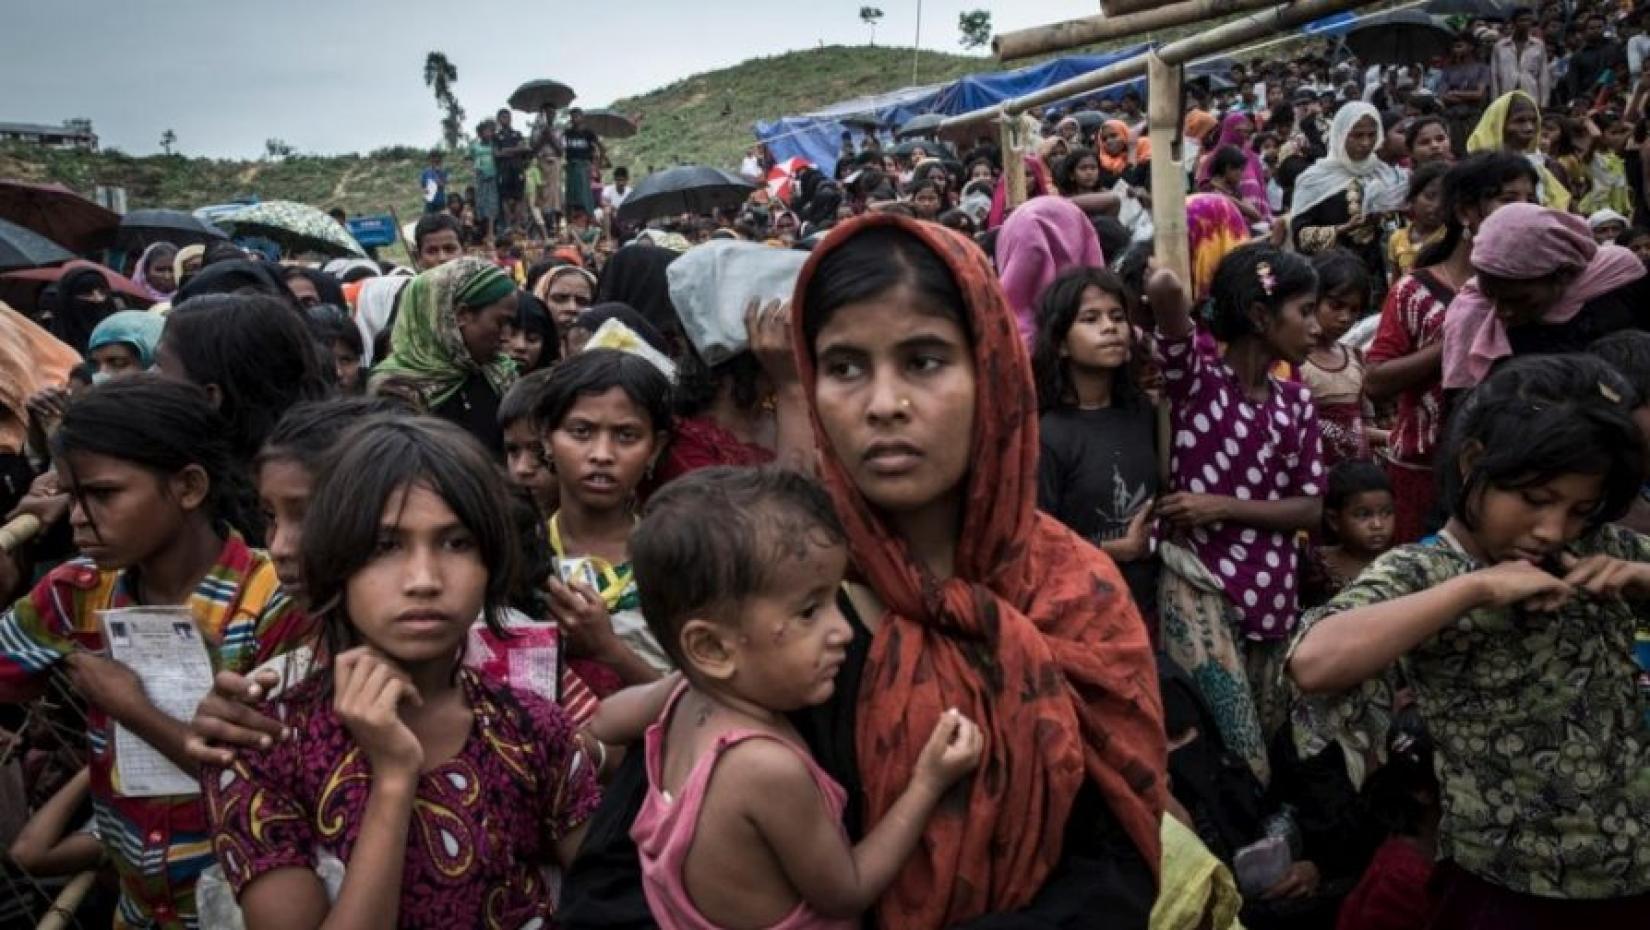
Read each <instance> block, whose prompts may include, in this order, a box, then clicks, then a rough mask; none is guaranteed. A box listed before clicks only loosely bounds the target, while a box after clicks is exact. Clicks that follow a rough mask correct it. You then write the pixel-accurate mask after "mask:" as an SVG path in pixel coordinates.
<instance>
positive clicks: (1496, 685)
mask: <svg viewBox="0 0 1650 930" xmlns="http://www.w3.org/2000/svg"><path fill="white" fill-rule="evenodd" d="M1568 552H1569V553H1570V554H1571V555H1574V556H1576V557H1578V558H1580V557H1585V556H1588V555H1593V554H1595V553H1603V554H1606V555H1609V556H1612V557H1614V558H1618V559H1626V560H1630V561H1639V562H1643V561H1650V538H1647V537H1644V536H1640V535H1638V534H1636V533H1633V532H1631V531H1630V530H1625V529H1622V528H1620V527H1617V526H1605V527H1603V528H1601V529H1599V530H1597V531H1595V532H1594V533H1592V534H1590V535H1588V536H1586V537H1584V538H1582V539H1581V540H1579V541H1577V542H1576V543H1573V544H1572V545H1571V546H1570V547H1569V549H1568ZM1480 567H1481V566H1479V565H1477V564H1476V563H1474V562H1473V560H1472V559H1470V558H1469V557H1468V556H1467V555H1465V554H1464V553H1463V552H1462V551H1461V550H1460V549H1459V548H1458V547H1456V546H1453V545H1451V544H1450V543H1449V541H1448V540H1447V538H1446V537H1433V538H1432V539H1429V540H1428V541H1427V542H1425V543H1422V544H1419V545H1412V546H1404V547H1401V548H1399V549H1394V550H1393V551H1391V552H1388V553H1387V554H1385V555H1383V556H1382V557H1381V558H1380V559H1378V560H1377V561H1376V562H1375V563H1374V564H1373V565H1371V566H1370V567H1369V568H1367V569H1365V570H1364V572H1363V574H1361V575H1359V576H1358V579H1357V580H1356V581H1354V582H1353V583H1352V584H1351V585H1349V586H1348V587H1347V588H1346V589H1345V590H1344V591H1342V592H1341V593H1340V594H1339V595H1337V596H1336V597H1335V598H1333V599H1332V600H1331V601H1330V602H1329V603H1328V604H1326V605H1324V606H1323V607H1322V608H1320V609H1318V610H1316V611H1312V612H1311V613H1309V614H1308V615H1307V616H1306V617H1304V618H1302V621H1301V625H1300V628H1299V629H1298V630H1297V632H1296V635H1295V639H1294V643H1293V646H1292V647H1291V648H1295V647H1298V645H1299V643H1300V642H1301V639H1302V638H1303V637H1305V636H1307V635H1309V634H1310V632H1311V630H1312V628H1313V627H1314V626H1316V625H1317V624H1318V623H1320V622H1322V620H1323V619H1324V618H1325V617H1328V616H1331V615H1333V614H1337V613H1342V612H1344V611H1347V610H1352V609H1354V608H1357V607H1364V606H1367V605H1370V604H1375V603H1380V602H1384V601H1389V600H1392V599H1394V598H1400V597H1404V596H1406V595H1410V594H1414V593H1416V592H1419V591H1424V590H1426V589H1428V588H1432V587H1435V586H1437V585H1440V584H1443V583H1444V582H1445V581H1448V580H1450V579H1451V578H1455V577H1457V576H1460V575H1465V574H1467V573H1469V572H1472V571H1475V570H1477V569H1478V568H1480ZM1645 610H1646V607H1645V605H1643V604H1633V603H1628V602H1625V601H1621V600H1606V599H1599V598H1593V597H1589V596H1585V595H1582V596H1578V597H1577V598H1575V599H1574V600H1572V601H1571V602H1570V603H1569V604H1567V605H1565V606H1564V607H1563V608H1562V609H1560V610H1559V611H1557V612H1555V613H1536V612H1531V611H1525V610H1522V609H1520V608H1516V607H1511V608H1497V607H1482V608H1479V609H1477V610H1473V611H1471V612H1469V613H1467V614H1464V615H1462V616H1461V617H1459V618H1458V619H1456V620H1455V621H1454V622H1453V623H1451V624H1449V625H1448V626H1446V627H1444V629H1442V630H1441V631H1439V632H1438V633H1436V634H1434V635H1433V636H1432V637H1431V638H1429V639H1427V640H1426V641H1424V642H1422V643H1421V644H1420V645H1419V646H1417V647H1415V648H1414V649H1412V650H1411V651H1410V652H1409V653H1408V654H1407V655H1406V656H1404V657H1403V659H1402V660H1400V662H1399V663H1398V664H1397V665H1396V666H1394V667H1393V668H1392V669H1389V670H1388V672H1387V673H1386V674H1385V675H1382V676H1378V677H1376V678H1372V679H1370V680H1369V681H1366V682H1364V683H1363V684H1361V685H1359V686H1357V687H1355V688H1353V689H1351V690H1350V691H1347V692H1345V693H1343V694H1340V695H1335V696H1330V697H1321V696H1319V697H1303V698H1302V699H1301V700H1300V701H1299V702H1298V703H1297V704H1296V708H1295V739H1296V744H1297V748H1298V749H1299V751H1300V752H1301V753H1302V754H1303V755H1306V754H1309V753H1317V752H1320V751H1322V750H1323V749H1324V748H1325V747H1326V746H1328V745H1329V743H1330V742H1331V741H1335V742H1339V743H1340V745H1341V746H1342V749H1343V750H1344V751H1345V752H1346V754H1347V762H1348V765H1349V774H1351V775H1352V776H1353V778H1354V780H1355V781H1357V780H1359V779H1361V778H1362V776H1363V774H1364V773H1365V772H1366V771H1368V770H1370V769H1371V768H1372V767H1373V766H1374V765H1376V764H1379V763H1381V762H1383V761H1384V759H1383V758H1382V752H1383V746H1384V738H1385V734H1386V731H1387V728H1388V726H1389V724H1390V723H1391V719H1392V713H1393V706H1394V699H1395V697H1396V692H1397V687H1396V686H1397V679H1396V673H1398V672H1402V673H1403V675H1404V676H1405V679H1406V680H1407V682H1408V683H1409V686H1410V687H1411V688H1412V689H1413V692H1414V695H1415V698H1416V701H1417V702H1418V704H1419V706H1420V709H1421V712H1422V715H1423V716H1424V718H1425V719H1426V721H1427V726H1428V728H1429V729H1430V730H1431V733H1432V736H1433V739H1434V741H1435V743H1436V746H1437V750H1436V752H1437V756H1436V759H1437V763H1436V764H1437V770H1438V780H1439V784H1440V786H1441V789H1442V797H1441V802H1442V806H1443V820H1442V822H1441V824H1440V826H1439V837H1438V856H1439V858H1440V859H1441V860H1443V859H1453V860H1454V861H1455V863H1456V864H1457V865H1459V866H1460V867H1461V868H1462V869H1464V870H1466V871H1467V872H1469V873H1471V874H1473V875H1475V876H1478V877H1479V878H1482V879H1484V880H1486V881H1490V882H1492V883H1494V884H1496V885H1499V886H1501V887H1503V888H1507V889H1510V890H1512V891H1515V892H1519V893H1523V894H1530V895H1538V896H1542V897H1549V898H1569V899H1599V898H1617V897H1628V896H1632V895H1640V894H1645V893H1647V892H1650V723H1647V722H1646V719H1645V713H1644V698H1643V697H1642V696H1641V695H1640V694H1639V692H1638V690H1637V688H1636V684H1635V682H1636V676H1637V674H1638V668H1637V665H1636V663H1635V661H1634V655H1633V638H1634V633H1635V629H1636V628H1637V627H1638V626H1639V625H1640V623H1641V620H1640V616H1641V615H1642V614H1643V613H1644V612H1645Z"/></svg>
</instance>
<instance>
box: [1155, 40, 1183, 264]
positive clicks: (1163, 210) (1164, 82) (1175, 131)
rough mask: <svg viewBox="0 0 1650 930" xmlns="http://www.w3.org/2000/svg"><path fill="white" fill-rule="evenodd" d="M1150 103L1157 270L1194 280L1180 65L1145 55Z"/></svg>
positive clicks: (1158, 57) (1156, 56)
mask: <svg viewBox="0 0 1650 930" xmlns="http://www.w3.org/2000/svg"><path fill="white" fill-rule="evenodd" d="M1146 62H1147V67H1148V70H1147V77H1148V80H1149V82H1150V83H1149V84H1148V86H1149V87H1150V91H1151V92H1150V93H1149V94H1148V95H1147V96H1148V97H1149V99H1150V102H1149V103H1148V105H1147V111H1146V126H1147V130H1148V132H1149V133H1150V135H1151V140H1152V226H1154V227H1155V228H1156V230H1157V238H1156V242H1155V251H1156V256H1157V267H1159V268H1167V269H1168V270H1170V271H1172V272H1174V273H1175V275H1176V276H1178V277H1179V278H1180V280H1182V281H1190V280H1191V279H1192V274H1191V269H1192V262H1191V256H1190V254H1189V251H1188V250H1189V249H1190V245H1189V244H1188V242H1189V240H1188V236H1187V232H1186V172H1185V171H1184V170H1182V168H1181V162H1180V158H1179V155H1180V153H1179V151H1178V150H1177V147H1176V146H1175V141H1176V140H1177V139H1178V138H1179V137H1180V89H1181V78H1182V75H1181V70H1180V69H1181V66H1180V65H1171V64H1168V63H1167V62H1165V61H1164V60H1163V59H1162V58H1161V57H1160V56H1158V55H1156V54H1153V53H1148V54H1147V55H1146Z"/></svg>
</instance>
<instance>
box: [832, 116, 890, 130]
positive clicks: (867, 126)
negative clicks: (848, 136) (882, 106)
mask: <svg viewBox="0 0 1650 930" xmlns="http://www.w3.org/2000/svg"><path fill="white" fill-rule="evenodd" d="M837 122H839V123H841V124H842V125H844V126H847V127H848V128H849V129H862V130H864V131H866V132H876V131H877V130H879V129H881V128H882V120H879V119H877V118H876V115H875V114H872V113H856V114H854V115H853V116H842V117H838V118H837Z"/></svg>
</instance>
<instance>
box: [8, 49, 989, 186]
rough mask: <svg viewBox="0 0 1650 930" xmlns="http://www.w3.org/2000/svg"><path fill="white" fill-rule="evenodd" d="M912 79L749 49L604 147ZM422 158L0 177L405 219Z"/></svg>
mask: <svg viewBox="0 0 1650 930" xmlns="http://www.w3.org/2000/svg"><path fill="white" fill-rule="evenodd" d="M996 67H998V65H997V64H996V61H995V60H994V59H991V58H985V57H966V56H961V55H942V54H937V53H931V52H923V53H922V57H921V61H920V64H919V69H918V77H919V80H921V81H922V82H923V83H931V82H941V81H949V80H953V79H955V78H957V77H960V76H961V75H964V74H968V73H970V72H973V71H983V70H992V69H994V68H996ZM910 83H911V50H910V49H899V48H885V47H868V46H867V47H845V46H829V47H824V48H819V49H810V50H807V51H801V52H790V53H788V54H784V55H776V56H772V57H769V58H756V59H751V60H749V61H746V62H742V63H740V64H738V65H735V66H733V67H731V68H724V69H722V70H720V71H712V72H708V73H705V74H698V75H694V76H692V77H688V78H684V79H682V80H680V81H677V82H676V83H674V84H671V85H670V86H668V87H664V88H660V89H659V90H655V91H652V92H651V93H647V94H644V95H642V96H639V97H632V98H628V99H625V100H620V101H617V102H616V103H615V104H614V108H615V109H618V110H621V111H623V112H625V113H629V114H632V115H633V116H635V117H637V118H639V119H640V120H641V131H640V132H639V133H638V134H637V135H636V136H635V137H634V138H631V139H625V140H620V141H617V142H615V143H614V144H613V156H614V159H615V161H616V162H617V163H622V164H629V165H631V166H632V176H633V177H640V176H641V175H642V174H645V173H646V171H647V168H648V166H650V165H651V166H656V167H661V168H662V167H666V166H669V165H673V164H678V163H683V162H698V163H705V164H713V165H721V166H724V167H733V166H735V165H737V164H738V163H739V158H740V156H741V155H742V154H743V152H744V151H745V149H746V148H748V147H749V146H750V145H751V143H752V142H753V141H755V140H754V138H753V137H752V136H751V132H750V127H751V124H752V123H754V122H755V121H756V120H759V119H774V118H776V117H780V116H784V115H787V114H793V113H802V112H806V111H808V110H811V109H817V108H819V107H822V106H825V105H826V104H830V103H835V102H836V101H839V100H843V99H846V98H849V97H856V96H860V95H863V94H875V93H881V92H884V91H889V90H894V89H897V88H900V87H904V86H906V85H909V84H910ZM417 89H418V90H419V91H420V92H422V89H421V88H417ZM410 92H412V91H409V93H410ZM462 162H463V159H459V158H451V159H449V160H448V164H449V167H450V168H451V169H453V175H454V178H453V181H454V184H455V185H457V186H459V187H462V186H463V185H464V184H467V183H469V180H470V179H469V172H468V170H467V168H465V167H464V165H463V164H462ZM423 168H424V155H423V153H422V152H421V151H420V150H418V149H416V148H413V147H410V146H392V147H389V148H384V149H379V150H377V151H375V152H372V153H370V154H368V155H357V154H349V155H331V156H312V155H294V156H291V157H288V158H285V159H279V160H265V159H260V160H256V161H237V160H226V159H210V158H190V157H186V156H182V155H146V156H141V157H134V156H130V155H126V154H124V153H122V152H119V151H115V150H109V151H104V152H99V153H96V154H89V153H85V152H56V151H48V150H43V149H38V148H34V147H31V146H20V145H15V144H6V145H0V178H14V179H22V180H27V181H57V182H60V183H62V184H66V185H68V186H69V187H72V188H74V189H75V190H77V191H80V192H82V193H85V194H88V195H89V194H90V193H91V192H92V191H93V189H94V188H96V187H97V186H98V185H100V184H106V185H118V186H121V187H124V188H126V197H127V205H128V207H129V208H130V209H138V208H141V207H173V208H178V209H189V208H193V207H198V206H201V205H204V204H210V203H221V202H223V201H226V200H231V199H234V198H236V197H241V196H247V195H257V196H258V197H261V198H263V199H265V200H270V199H280V200H297V201H301V202H304V203H309V204H314V205H315V206H318V207H321V208H323V209H330V208H332V207H335V206H336V207H343V208H344V209H345V210H347V211H349V212H350V213H352V214H354V213H375V212H381V211H384V210H386V209H390V208H394V209H395V210H397V211H398V212H399V213H400V215H401V216H402V217H403V218H411V217H413V216H415V215H417V213H418V211H419V209H420V207H419V202H420V201H419V193H418V174H419V172H420V171H422V170H423Z"/></svg>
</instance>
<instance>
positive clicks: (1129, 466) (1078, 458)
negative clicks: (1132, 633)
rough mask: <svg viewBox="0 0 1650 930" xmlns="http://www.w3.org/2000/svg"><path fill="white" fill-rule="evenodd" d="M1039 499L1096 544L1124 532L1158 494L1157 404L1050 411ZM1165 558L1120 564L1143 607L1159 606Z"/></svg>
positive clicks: (1042, 423)
mask: <svg viewBox="0 0 1650 930" xmlns="http://www.w3.org/2000/svg"><path fill="white" fill-rule="evenodd" d="M1039 432H1040V433H1041V435H1042V453H1041V457H1040V459H1039V460H1038V464H1037V505H1038V506H1039V507H1041V508H1042V509H1043V510H1044V511H1045V512H1047V513H1048V514H1049V515H1050V516H1052V517H1054V518H1055V519H1056V520H1059V521H1060V522H1061V523H1064V524H1065V525H1066V526H1068V527H1070V528H1071V529H1072V531H1073V532H1075V533H1077V534H1078V535H1079V536H1082V537H1083V538H1084V539H1087V540H1088V541H1089V542H1091V543H1094V544H1095V547H1096V548H1098V547H1099V545H1100V543H1102V542H1105V541H1108V540H1114V539H1121V538H1122V537H1123V536H1124V534H1126V533H1127V532H1128V528H1129V520H1130V519H1131V518H1132V517H1134V515H1135V514H1136V513H1137V512H1139V510H1140V508H1141V507H1144V506H1145V505H1146V504H1147V502H1149V501H1151V500H1152V499H1153V498H1155V497H1156V496H1157V492H1158V474H1157V441H1156V438H1155V437H1156V432H1157V420H1156V417H1155V416H1154V415H1153V413H1152V408H1151V407H1150V405H1148V404H1145V403H1132V404H1126V405H1123V406H1117V407H1106V408H1102V409H1099V410H1078V409H1076V408H1066V409H1063V410H1050V411H1049V412H1047V413H1045V414H1043V416H1042V419H1041V421H1040V425H1039ZM1157 566H1158V562H1157V557H1156V556H1149V557H1147V558H1144V559H1138V560H1136V561H1133V562H1123V563H1119V564H1118V568H1119V569H1121V570H1122V572H1123V579H1124V580H1125V581H1127V582H1128V583H1129V591H1130V593H1131V594H1133V595H1134V601H1135V604H1136V605H1138V606H1139V607H1140V611H1141V613H1143V614H1149V613H1150V612H1152V611H1154V610H1155V609H1156V605H1157Z"/></svg>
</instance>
